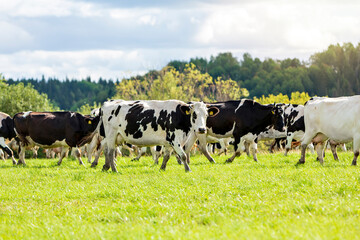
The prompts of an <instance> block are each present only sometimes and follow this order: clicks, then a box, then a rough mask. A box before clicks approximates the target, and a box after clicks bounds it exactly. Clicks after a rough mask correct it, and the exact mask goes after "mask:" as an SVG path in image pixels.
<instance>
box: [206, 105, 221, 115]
mask: <svg viewBox="0 0 360 240" xmlns="http://www.w3.org/2000/svg"><path fill="white" fill-rule="evenodd" d="M219 112H220V110H219V108H217V107H210V108H208V113H209V117H215V116H216V115H218V113H219Z"/></svg>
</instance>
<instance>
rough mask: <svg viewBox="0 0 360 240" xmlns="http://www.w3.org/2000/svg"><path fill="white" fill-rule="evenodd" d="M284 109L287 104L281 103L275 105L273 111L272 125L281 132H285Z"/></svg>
mask: <svg viewBox="0 0 360 240" xmlns="http://www.w3.org/2000/svg"><path fill="white" fill-rule="evenodd" d="M284 108H285V104H282V103H279V104H274V105H273V108H272V110H271V114H272V116H271V119H272V125H273V126H274V129H275V130H278V131H280V132H284V131H285V121H284Z"/></svg>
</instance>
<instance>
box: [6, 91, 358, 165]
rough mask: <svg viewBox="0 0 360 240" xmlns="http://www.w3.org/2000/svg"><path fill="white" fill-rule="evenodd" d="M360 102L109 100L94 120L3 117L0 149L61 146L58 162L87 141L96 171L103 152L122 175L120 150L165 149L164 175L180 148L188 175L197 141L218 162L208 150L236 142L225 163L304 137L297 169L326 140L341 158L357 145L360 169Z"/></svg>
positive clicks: (66, 115) (59, 115)
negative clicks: (271, 143)
mask: <svg viewBox="0 0 360 240" xmlns="http://www.w3.org/2000/svg"><path fill="white" fill-rule="evenodd" d="M359 103H360V96H351V97H339V98H325V97H314V98H311V99H310V100H309V101H308V102H306V103H305V105H293V104H283V103H276V104H275V103H274V104H268V105H262V104H260V103H257V102H255V101H253V100H249V99H242V100H234V101H226V102H217V103H203V102H189V103H185V102H182V101H179V100H166V101H158V100H149V101H142V100H140V101H125V100H110V101H107V102H105V103H104V104H103V105H102V107H101V108H100V109H98V111H96V113H94V115H93V116H87V115H86V116H84V115H82V114H80V113H76V112H31V111H29V112H21V113H17V114H15V115H14V116H13V117H10V116H9V115H7V114H5V113H1V112H0V147H1V149H2V150H4V151H5V152H6V153H7V154H8V155H9V156H11V157H12V160H13V163H14V164H16V163H17V164H25V150H26V149H29V148H31V147H34V146H39V147H43V148H56V147H62V149H63V150H62V152H61V154H60V160H59V162H58V164H59V165H60V164H61V161H62V158H63V157H64V155H65V153H66V152H67V150H68V148H76V147H80V146H83V145H84V144H88V146H89V147H88V154H89V153H90V154H91V153H92V152H93V151H96V155H95V161H94V162H93V163H92V166H96V165H97V163H98V158H99V156H100V153H101V152H102V151H103V152H104V155H105V164H104V166H103V170H105V171H106V170H108V169H109V168H111V169H112V171H115V172H116V171H117V169H116V163H115V151H116V147H117V146H119V145H120V146H121V145H125V144H132V145H136V146H142V147H143V146H162V147H161V148H162V149H163V152H164V155H163V162H162V165H161V169H162V170H165V168H166V164H167V162H168V160H169V158H170V155H171V153H172V152H173V151H174V152H175V153H176V155H177V157H178V159H179V161H180V162H181V163H182V164H183V165H184V167H185V171H190V167H189V162H190V161H189V156H190V150H191V148H192V146H193V145H194V144H195V142H197V143H198V147H199V149H200V151H201V152H202V153H203V154H204V155H205V156H206V157H207V158H208V160H209V161H210V162H212V163H214V162H215V161H214V159H213V158H212V157H211V155H210V154H209V152H208V148H207V144H208V143H209V142H213V141H220V142H223V140H224V139H228V138H231V139H232V143H233V145H234V154H233V155H232V156H231V157H230V158H229V159H227V161H226V162H233V161H234V159H235V158H236V157H237V156H239V155H240V154H241V152H242V151H244V150H245V146H250V149H251V152H252V154H253V157H254V160H255V161H257V157H256V149H257V142H258V141H259V140H263V139H281V138H286V151H287V150H289V149H290V147H291V143H292V141H293V140H301V158H300V160H299V162H298V164H302V163H304V162H305V150H306V147H307V146H308V145H309V144H314V145H315V148H316V151H317V155H318V159H319V161H320V163H321V164H322V163H323V156H324V147H325V145H326V143H327V142H329V143H330V144H331V147H332V150H333V154H334V158H335V159H336V160H337V159H338V157H337V155H336V145H338V144H340V143H345V142H349V141H353V149H354V159H353V162H352V164H353V165H356V160H357V157H358V155H359V149H360V134H359V130H360V121H357V120H356V116H357V114H360V112H359V111H360V108H359V107H358V105H357V104H359ZM11 139H16V141H17V142H18V144H19V160H18V162H16V160H15V159H14V156H13V152H12V150H11V149H10V148H9V147H8V146H7V145H6V140H11ZM158 148H159V149H160V147H158ZM159 149H158V150H159ZM90 156H91V155H90ZM80 161H81V160H80ZM80 163H82V162H80Z"/></svg>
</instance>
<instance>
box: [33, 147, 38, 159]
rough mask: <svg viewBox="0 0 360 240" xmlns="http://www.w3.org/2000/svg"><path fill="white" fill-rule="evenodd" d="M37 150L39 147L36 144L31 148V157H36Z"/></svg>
mask: <svg viewBox="0 0 360 240" xmlns="http://www.w3.org/2000/svg"><path fill="white" fill-rule="evenodd" d="M38 150H39V147H38V146H35V147H33V148H32V151H33V156H32V157H33V158H37V156H38Z"/></svg>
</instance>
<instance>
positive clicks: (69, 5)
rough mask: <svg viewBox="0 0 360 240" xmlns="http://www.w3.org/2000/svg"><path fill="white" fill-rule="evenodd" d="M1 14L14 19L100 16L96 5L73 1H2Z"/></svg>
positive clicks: (0, 3)
mask: <svg viewBox="0 0 360 240" xmlns="http://www.w3.org/2000/svg"><path fill="white" fill-rule="evenodd" d="M0 6H1V8H0V14H1V15H9V16H12V17H31V18H34V17H46V16H50V17H67V16H71V15H79V16H85V17H88V16H99V14H100V13H99V11H98V10H97V7H96V5H95V4H92V3H86V2H76V1H71V0H51V1H48V0H31V1H27V0H11V1H7V0H0Z"/></svg>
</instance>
